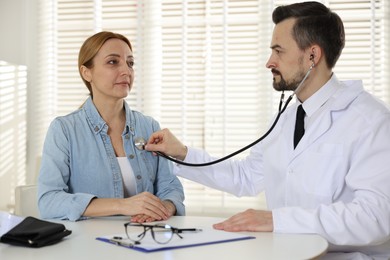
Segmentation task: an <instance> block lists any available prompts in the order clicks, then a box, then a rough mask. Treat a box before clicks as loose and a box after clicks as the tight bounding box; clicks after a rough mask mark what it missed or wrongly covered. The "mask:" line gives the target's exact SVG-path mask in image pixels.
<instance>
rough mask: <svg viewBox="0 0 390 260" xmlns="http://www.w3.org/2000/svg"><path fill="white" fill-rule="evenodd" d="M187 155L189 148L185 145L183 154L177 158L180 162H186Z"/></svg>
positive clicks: (182, 150)
mask: <svg viewBox="0 0 390 260" xmlns="http://www.w3.org/2000/svg"><path fill="white" fill-rule="evenodd" d="M187 153H188V148H187V146H185V145H183V147H182V149H181V152H180V153H179V156H177V157H176V158H177V159H179V160H180V161H184V159H185V158H186V156H187Z"/></svg>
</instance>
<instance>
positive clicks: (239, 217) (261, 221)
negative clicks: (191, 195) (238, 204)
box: [213, 209, 274, 232]
mask: <svg viewBox="0 0 390 260" xmlns="http://www.w3.org/2000/svg"><path fill="white" fill-rule="evenodd" d="M213 227H214V228H215V229H219V230H225V231H232V232H239V231H262V232H272V231H273V230H274V224H273V219H272V211H265V210H254V209H248V210H246V211H244V212H241V213H238V214H236V215H234V216H232V217H230V218H229V219H227V220H225V221H223V222H221V223H218V224H214V225H213Z"/></svg>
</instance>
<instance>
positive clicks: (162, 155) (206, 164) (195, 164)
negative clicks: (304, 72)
mask: <svg viewBox="0 0 390 260" xmlns="http://www.w3.org/2000/svg"><path fill="white" fill-rule="evenodd" d="M294 94H295V92H294V93H293V94H292V95H290V96H289V97H288V99H287V100H286V102H285V104H284V106H283V99H284V92H283V93H282V94H281V96H280V102H279V112H278V114H277V115H276V118H275V120H274V122H273V123H272V125H271V127H270V128H269V129H268V131H267V132H265V134H264V135H263V136H261V137H260V138H258V139H257V140H255V141H254V142H252V143H250V144H248V145H247V146H245V147H243V148H241V149H239V150H237V151H235V152H233V153H231V154H229V155H226V156H224V157H221V158H219V159H217V160H214V161H210V162H205V163H188V162H184V161H180V160H177V159H175V158H173V157H170V156H168V155H166V154H165V153H163V152H159V151H157V152H155V153H156V154H158V155H159V156H161V157H164V158H166V159H168V160H170V161H172V162H174V163H177V164H181V165H184V166H190V167H205V166H210V165H213V164H217V163H220V162H222V161H225V160H227V159H229V158H231V157H233V156H236V155H237V154H239V153H242V152H243V151H245V150H247V149H249V148H251V147H252V146H254V145H255V144H257V143H259V142H261V141H262V140H264V138H266V137H267V136H268V135H269V134H270V133H271V132H272V131H273V129H274V128H275V126H276V124H277V123H278V121H279V118H280V116H281V115H282V114H283V112H284V111H285V110H286V108H287V106H288V104H289V103H290V101H291V100H292V98H293V96H294ZM282 106H283V108H282Z"/></svg>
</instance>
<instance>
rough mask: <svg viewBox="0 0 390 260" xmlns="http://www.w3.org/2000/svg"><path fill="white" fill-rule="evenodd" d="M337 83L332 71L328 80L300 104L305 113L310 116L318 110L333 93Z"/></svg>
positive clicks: (338, 83) (337, 85) (336, 88)
mask: <svg viewBox="0 0 390 260" xmlns="http://www.w3.org/2000/svg"><path fill="white" fill-rule="evenodd" d="M339 85H340V82H339V80H338V79H337V77H336V75H335V74H334V73H333V75H332V77H331V78H330V79H329V80H328V82H326V83H325V85H324V86H322V87H321V88H320V89H319V90H318V91H317V92H316V93H314V94H313V95H312V96H311V97H310V98H308V99H307V100H306V101H305V102H304V103H303V104H302V106H303V109H304V110H305V112H306V115H307V116H308V117H310V116H312V115H313V114H314V113H315V112H316V111H318V109H320V108H321V107H322V106H323V105H324V104H325V103H326V102H327V101H328V100H329V99H330V98H331V97H332V96H333V95H334V93H335V92H336V91H337V90H338V87H339Z"/></svg>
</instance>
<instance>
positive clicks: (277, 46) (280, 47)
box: [270, 44, 283, 50]
mask: <svg viewBox="0 0 390 260" xmlns="http://www.w3.org/2000/svg"><path fill="white" fill-rule="evenodd" d="M270 48H271V50H274V49H277V48H278V49H283V48H282V46H280V45H279V44H274V45H272V46H270Z"/></svg>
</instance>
